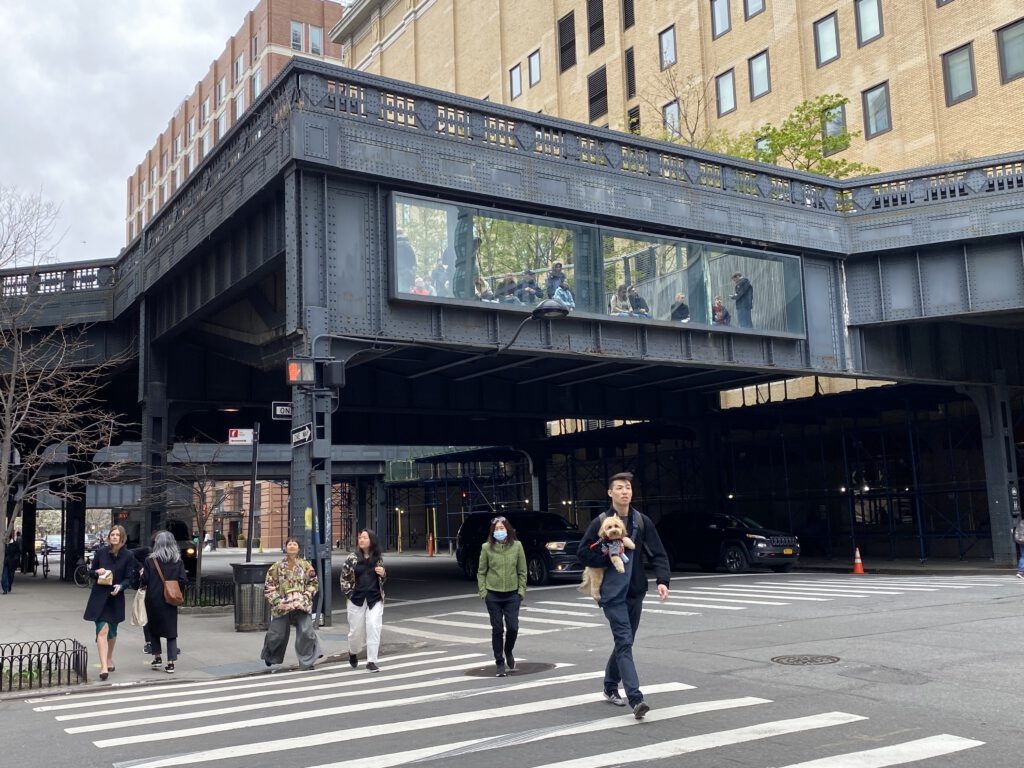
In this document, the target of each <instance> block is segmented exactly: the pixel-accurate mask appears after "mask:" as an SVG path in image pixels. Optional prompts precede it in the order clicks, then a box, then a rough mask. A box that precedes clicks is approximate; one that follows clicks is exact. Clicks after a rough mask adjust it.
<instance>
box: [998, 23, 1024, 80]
mask: <svg viewBox="0 0 1024 768" xmlns="http://www.w3.org/2000/svg"><path fill="white" fill-rule="evenodd" d="M996 40H997V43H998V47H999V76H1000V77H1001V78H1002V81H1003V82H1004V83H1008V82H1010V81H1011V80H1016V79H1017V78H1018V77H1024V19H1021V20H1020V21H1015V22H1014V23H1013V24H1009V25H1007V26H1005V27H1003V28H1002V29H999V30H996Z"/></svg>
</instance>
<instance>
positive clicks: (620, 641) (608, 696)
mask: <svg viewBox="0 0 1024 768" xmlns="http://www.w3.org/2000/svg"><path fill="white" fill-rule="evenodd" d="M608 496H609V497H610V498H611V500H612V504H611V508H610V509H609V510H608V511H607V512H605V513H604V514H602V515H599V516H598V517H596V518H595V519H594V520H592V521H591V523H590V525H589V526H588V527H587V532H586V533H584V534H583V540H582V541H581V542H580V545H579V550H578V557H579V559H580V562H581V563H583V565H585V566H589V567H592V568H604V569H605V572H604V581H603V582H602V583H601V601H600V605H601V608H602V610H603V611H604V615H605V618H607V619H608V625H609V627H611V630H612V639H613V640H614V642H615V647H614V649H613V650H612V655H611V656H610V657H609V658H608V664H607V665H606V666H605V669H604V698H605V701H608V702H609V703H611V704H614V705H615V706H617V707H624V706H625V705H626V701H625V700H623V698H622V696H621V695H620V694H619V682H620V681H621V682H622V686H623V688H625V690H626V698H627V699H628V700H629V706H630V707H632V709H633V716H634V717H635V718H636V719H637V720H640V719H642V718H643V716H644V715H646V714H647V713H648V712H649V711H650V709H651V708H650V706H648V704H647V702H645V701H644V695H643V693H642V692H641V691H640V679H639V677H638V676H637V673H636V665H635V664H634V663H633V638H634V637H635V636H636V631H637V628H638V627H639V626H640V612H641V611H642V610H643V603H644V596H645V595H646V594H647V577H646V576H645V575H644V560H645V558H646V559H648V560H650V562H651V563H652V564H653V566H654V573H655V577H656V580H657V582H658V597H660V598H661V600H662V602H664V601H665V600H667V599H668V585H669V576H670V574H669V566H668V555H667V554H666V553H665V547H664V545H662V543H661V537H659V536H658V531H657V529H656V528H655V527H654V523H653V522H651V519H650V518H649V517H647V516H646V515H645V514H643V513H642V512H640V511H639V510H637V509H633V508H632V507H630V502H631V501H632V500H633V474H632V473H631V472H620V473H618V474H617V475H612V476H611V477H610V478H609V479H608ZM607 515H618V516H619V518H620V519H621V520H622V522H623V524H624V525H625V527H626V531H627V535H628V536H629V538H631V539H632V540H633V544H634V545H635V547H636V548H635V549H634V550H633V551H632V552H631V553H630V558H629V562H628V563H626V564H625V570H624V572H623V573H619V572H618V571H616V570H615V568H614V567H612V565H611V560H610V558H608V557H607V556H606V555H604V554H603V553H602V552H601V548H600V547H593V548H592V547H591V545H592V544H593V543H594V542H595V541H597V539H598V531H599V530H600V528H601V523H602V521H603V519H604V518H605V517H606V516H607Z"/></svg>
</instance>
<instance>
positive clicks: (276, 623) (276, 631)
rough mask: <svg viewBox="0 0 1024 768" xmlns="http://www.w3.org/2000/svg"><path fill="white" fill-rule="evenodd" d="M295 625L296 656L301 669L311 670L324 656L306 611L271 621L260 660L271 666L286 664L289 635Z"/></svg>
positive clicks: (278, 617)
mask: <svg viewBox="0 0 1024 768" xmlns="http://www.w3.org/2000/svg"><path fill="white" fill-rule="evenodd" d="M293 624H294V625H295V655H296V656H298V657H299V669H311V668H312V667H313V665H314V664H315V663H316V660H317V659H319V658H320V657H321V656H323V651H322V650H321V649H320V640H319V639H317V636H316V630H315V629H314V628H313V618H312V617H311V616H310V615H309V614H308V613H306V612H305V611H292V612H291V613H288V614H285V615H284V616H276V617H274V618H273V619H271V620H270V626H269V627H268V628H267V636H266V638H265V639H264V641H263V653H261V654H260V658H261V659H263V660H264V661H268V662H270V663H271V664H281V663H282V662H284V652H285V649H286V648H287V647H288V635H290V634H291V627H292V625H293Z"/></svg>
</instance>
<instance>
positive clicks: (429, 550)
mask: <svg viewBox="0 0 1024 768" xmlns="http://www.w3.org/2000/svg"><path fill="white" fill-rule="evenodd" d="M427 555H429V556H430V557H433V556H434V534H432V533H428V534H427Z"/></svg>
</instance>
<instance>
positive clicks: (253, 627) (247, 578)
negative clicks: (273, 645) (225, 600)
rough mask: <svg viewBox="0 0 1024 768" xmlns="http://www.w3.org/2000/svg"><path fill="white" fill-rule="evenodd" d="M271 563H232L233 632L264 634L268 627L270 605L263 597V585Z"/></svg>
mask: <svg viewBox="0 0 1024 768" xmlns="http://www.w3.org/2000/svg"><path fill="white" fill-rule="evenodd" d="M270 566H271V563H232V564H231V569H232V570H233V571H234V576H235V631H236V632H266V631H267V627H268V626H269V625H270V603H268V602H267V599H266V598H265V597H264V596H263V584H264V582H265V581H266V578H267V571H269V570H270Z"/></svg>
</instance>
